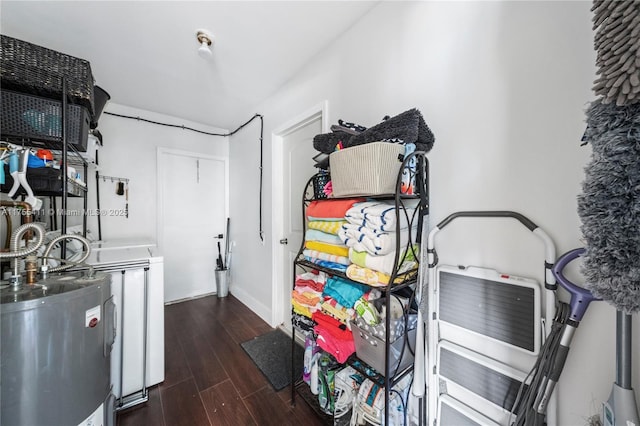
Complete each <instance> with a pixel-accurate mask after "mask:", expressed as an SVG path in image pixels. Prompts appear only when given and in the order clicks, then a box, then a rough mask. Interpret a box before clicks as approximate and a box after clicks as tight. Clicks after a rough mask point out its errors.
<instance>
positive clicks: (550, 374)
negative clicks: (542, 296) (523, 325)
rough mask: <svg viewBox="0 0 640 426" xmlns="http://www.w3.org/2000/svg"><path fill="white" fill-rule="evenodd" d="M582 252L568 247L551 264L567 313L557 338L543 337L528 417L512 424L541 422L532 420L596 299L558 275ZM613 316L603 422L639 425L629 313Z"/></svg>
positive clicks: (609, 425) (608, 425) (606, 425)
mask: <svg viewBox="0 0 640 426" xmlns="http://www.w3.org/2000/svg"><path fill="white" fill-rule="evenodd" d="M585 251H586V250H585V249H583V248H579V249H574V250H571V251H569V252H567V253H565V254H564V255H562V256H561V257H560V258H559V259H558V261H557V262H556V264H555V266H554V267H553V274H554V275H555V277H556V279H557V282H558V284H559V285H560V286H561V287H562V288H564V289H565V290H567V291H568V292H569V294H570V295H571V299H570V302H569V307H570V308H569V310H568V315H567V314H564V315H563V314H560V316H562V317H564V318H563V320H562V322H563V324H562V332H561V334H560V338H559V339H556V338H555V335H554V336H551V337H550V338H549V339H548V340H547V341H548V342H549V345H545V347H547V346H548V347H549V351H548V352H545V353H546V354H547V355H548V356H545V357H540V358H539V360H540V364H537V367H538V369H537V371H536V373H538V375H537V376H538V377H542V381H541V382H540V381H538V379H537V378H536V377H534V379H532V381H531V384H530V386H529V389H537V390H538V394H537V396H536V399H535V402H534V404H533V406H532V408H533V411H531V410H529V412H528V413H527V415H528V417H527V418H526V419H524V420H523V421H518V420H519V419H518V420H516V422H515V423H514V424H515V425H537V424H542V423H538V422H537V421H535V420H537V419H539V418H540V417H541V416H540V415H542V414H544V412H545V409H546V403H547V401H548V399H549V397H550V395H551V393H552V392H553V389H554V387H555V385H556V383H557V382H558V379H559V378H560V374H561V372H562V369H563V367H564V363H565V361H566V358H567V355H568V353H569V346H570V344H571V340H572V338H573V335H574V333H575V331H576V329H577V328H578V325H579V324H580V321H581V320H582V317H583V316H584V314H585V312H586V310H587V308H588V307H589V304H590V303H591V302H593V301H596V300H600V299H598V298H597V297H595V296H594V295H593V294H591V292H590V291H589V290H587V289H584V288H582V287H579V286H577V285H575V284H574V283H572V282H571V281H569V280H568V279H567V278H565V277H564V275H563V274H562V271H563V269H564V268H565V267H566V266H567V264H568V263H569V262H571V261H572V260H574V259H576V258H578V257H579V256H583V255H584V254H585ZM565 306H566V305H564V304H560V307H559V311H561V310H562V309H564V308H565ZM616 319H617V320H616V381H615V383H614V384H613V388H612V390H611V395H610V396H609V400H608V401H607V402H605V403H604V404H603V410H602V420H603V425H604V426H630V425H640V417H639V415H638V407H637V404H636V399H635V395H634V392H633V389H632V388H631V316H630V315H629V314H625V313H624V312H622V311H620V310H618V311H617V312H616ZM555 341H557V343H554V342H555ZM525 404H526V401H525ZM532 419H534V420H532Z"/></svg>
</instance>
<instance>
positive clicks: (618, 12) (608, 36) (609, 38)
mask: <svg viewBox="0 0 640 426" xmlns="http://www.w3.org/2000/svg"><path fill="white" fill-rule="evenodd" d="M591 10H592V11H593V14H594V15H593V29H594V31H596V35H595V42H594V45H595V49H596V51H597V52H598V57H597V60H596V65H597V66H598V72H597V73H598V74H599V76H600V77H599V78H598V79H597V80H596V81H595V82H594V84H595V85H594V87H593V90H594V91H595V92H596V94H597V95H600V96H602V97H603V103H605V104H608V103H611V102H615V103H616V105H618V106H621V105H625V104H629V103H634V102H640V1H637V0H635V1H628V0H627V1H619V0H596V1H594V2H593V6H592V7H591Z"/></svg>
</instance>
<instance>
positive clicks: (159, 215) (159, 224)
mask: <svg viewBox="0 0 640 426" xmlns="http://www.w3.org/2000/svg"><path fill="white" fill-rule="evenodd" d="M163 154H173V155H182V156H185V157H193V158H204V159H207V160H214V161H222V162H223V164H224V200H225V201H224V215H225V217H229V158H228V157H220V156H218V155H211V154H205V153H202V152H194V151H185V150H182V149H173V148H164V147H158V149H157V151H156V169H157V173H156V186H157V188H156V194H157V200H156V237H157V244H158V247H159V248H160V250H162V249H163V247H162V243H163V242H164V203H165V200H164V195H163V194H164V190H163V188H162V178H163V176H165V173H167V172H169V170H167V168H166V165H165V164H163V161H162V160H161V159H162V155H163ZM193 208H197V205H193ZM224 227H225V228H224V229H226V223H225V224H224ZM227 237H228V236H227V235H225V238H227ZM161 253H162V251H161Z"/></svg>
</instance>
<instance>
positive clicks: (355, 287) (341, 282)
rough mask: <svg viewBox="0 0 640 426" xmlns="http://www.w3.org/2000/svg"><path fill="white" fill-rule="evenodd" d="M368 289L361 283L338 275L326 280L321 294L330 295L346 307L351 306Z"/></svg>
mask: <svg viewBox="0 0 640 426" xmlns="http://www.w3.org/2000/svg"><path fill="white" fill-rule="evenodd" d="M368 290H369V288H367V286H364V285H362V284H358V283H354V282H352V281H349V280H345V279H344V278H340V277H331V278H329V279H328V280H327V283H326V284H325V286H324V290H323V291H322V295H323V296H325V297H326V296H329V297H332V298H333V299H335V300H336V301H337V302H338V303H339V304H341V305H342V306H344V307H346V308H353V304H354V303H355V302H356V300H358V299H360V298H361V297H362V295H363V294H365V293H366V292H367V291H368Z"/></svg>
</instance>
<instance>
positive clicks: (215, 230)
mask: <svg viewBox="0 0 640 426" xmlns="http://www.w3.org/2000/svg"><path fill="white" fill-rule="evenodd" d="M158 171H159V173H158V179H159V183H160V194H159V196H160V200H159V201H160V203H159V204H160V205H159V209H160V217H159V222H160V223H159V224H158V225H159V231H160V232H159V233H160V235H159V243H160V249H161V251H162V254H163V256H164V267H165V275H164V279H165V290H164V295H165V302H172V301H176V300H181V299H186V298H190V297H195V296H201V295H204V294H208V293H213V292H215V291H216V283H215V275H214V271H215V268H216V261H215V260H216V258H217V257H218V246H217V243H218V241H220V245H221V247H222V250H223V253H222V256H223V257H224V247H225V244H224V241H225V240H224V239H222V240H218V239H217V238H216V237H217V236H218V235H219V234H223V235H224V234H226V217H227V214H228V207H227V201H228V197H227V190H226V189H227V181H226V180H227V160H226V159H224V158H218V157H213V156H206V155H202V154H197V153H188V152H180V151H172V150H159V152H158ZM224 237H225V238H226V235H224Z"/></svg>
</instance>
